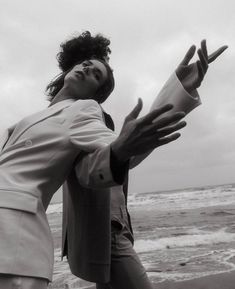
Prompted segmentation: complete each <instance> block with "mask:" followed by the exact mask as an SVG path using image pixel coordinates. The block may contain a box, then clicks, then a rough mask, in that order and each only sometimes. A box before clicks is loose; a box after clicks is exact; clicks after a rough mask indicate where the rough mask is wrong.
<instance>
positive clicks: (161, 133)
mask: <svg viewBox="0 0 235 289" xmlns="http://www.w3.org/2000/svg"><path fill="white" fill-rule="evenodd" d="M185 126H186V121H181V122H179V123H177V124H175V125H172V126H168V127H165V128H162V129H158V130H157V135H158V137H160V138H162V137H165V136H167V135H169V134H172V133H173V132H175V131H177V130H180V129H182V128H184V127H185Z"/></svg>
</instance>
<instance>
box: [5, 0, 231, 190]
mask: <svg viewBox="0 0 235 289" xmlns="http://www.w3.org/2000/svg"><path fill="white" fill-rule="evenodd" d="M0 4H1V5H0V7H1V10H0V36H1V41H0V83H1V85H0V98H1V106H0V115H1V122H0V133H1V132H3V130H4V129H5V128H6V127H8V126H9V125H11V124H13V123H15V122H17V121H18V120H20V119H21V118H22V117H24V116H26V115H28V114H31V113H33V112H35V111H37V110H40V109H43V108H44V107H46V106H47V105H48V103H47V101H46V96H45V95H44V89H45V87H46V85H47V84H48V82H49V81H50V80H51V79H52V78H53V77H54V76H55V75H56V74H57V73H58V72H59V69H58V67H57V62H56V58H55V55H56V53H57V52H58V51H59V45H60V43H61V42H63V41H64V40H66V39H68V38H70V37H71V36H73V35H76V34H78V33H81V32H83V31H85V30H90V31H91V32H92V34H96V33H102V34H103V35H105V36H106V37H109V38H110V40H111V49H112V54H111V59H110V64H111V66H112V67H113V69H114V73H115V78H116V88H115V91H114V92H113V94H112V95H111V96H110V98H109V100H108V101H107V103H106V104H105V105H104V107H105V109H106V110H107V112H109V113H111V114H112V116H113V118H114V121H115V123H116V128H117V130H120V128H121V124H122V121H123V118H124V117H125V115H126V114H127V113H128V112H129V111H130V110H131V109H132V107H133V106H134V105H135V104H136V102H137V98H138V97H142V99H143V101H144V109H143V111H142V115H143V114H144V113H146V112H147V111H148V109H149V107H150V105H151V103H152V101H153V100H154V98H155V96H156V95H157V93H158V91H159V90H160V89H161V87H162V85H163V84H164V82H165V81H166V80H167V78H168V77H169V76H170V74H171V73H172V72H173V71H174V69H175V68H176V66H177V64H178V63H179V62H180V61H181V59H182V57H183V56H184V54H185V52H186V51H187V49H188V48H189V46H191V44H196V45H197V46H198V45H199V44H200V41H201V40H202V39H204V38H206V39H207V43H208V50H209V52H212V51H214V50H215V49H217V48H218V47H219V46H221V45H224V44H227V45H229V49H228V50H227V51H226V52H225V53H224V54H223V55H222V56H221V57H220V58H219V59H218V60H217V61H215V62H214V63H213V64H211V66H210V68H209V71H208V74H207V76H206V78H205V80H204V82H203V84H202V86H201V88H200V89H199V93H200V96H201V99H202V103H203V104H202V105H201V106H200V107H198V108H197V109H196V110H195V111H193V112H192V113H191V114H190V115H189V116H188V117H187V119H186V120H187V123H188V125H187V127H186V128H185V129H183V130H182V137H181V138H180V139H179V140H178V141H177V142H175V143H172V144H169V145H167V146H165V147H162V148H159V149H157V150H156V151H155V152H154V153H153V154H152V155H151V156H150V157H148V158H147V159H146V160H145V161H144V162H143V164H141V165H140V166H139V167H138V168H136V169H135V170H133V171H132V172H131V176H130V192H146V191H156V190H167V189H174V188H183V187H191V186H200V185H207V184H220V183H228V182H235V175H234V172H235V137H234V130H235V95H234V88H235V79H234V77H235V17H234V15H235V2H234V1H233V0H227V1H225V0H224V1H222V0H198V1H192V0H178V1H173V0H157V1H156V0H145V1H137V0H136V1H134V0H118V1H117V0H96V1H95V0H83V1H80V0H40V1H35V0H15V1H13V0H0Z"/></svg>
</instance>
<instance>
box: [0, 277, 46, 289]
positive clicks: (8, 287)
mask: <svg viewBox="0 0 235 289" xmlns="http://www.w3.org/2000/svg"><path fill="white" fill-rule="evenodd" d="M47 285H48V280H46V279H41V278H33V277H25V276H15V275H5V274H0V289H47V288H48V287H47Z"/></svg>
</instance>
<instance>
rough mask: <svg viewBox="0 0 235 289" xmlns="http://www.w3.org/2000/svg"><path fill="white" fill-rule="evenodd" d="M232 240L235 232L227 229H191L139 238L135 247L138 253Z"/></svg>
mask: <svg viewBox="0 0 235 289" xmlns="http://www.w3.org/2000/svg"><path fill="white" fill-rule="evenodd" d="M230 242H235V233H229V232H226V231H225V229H220V230H218V231H215V232H206V231H202V230H199V229H193V230H192V231H191V234H190V231H189V232H188V235H180V236H173V237H167V238H158V239H155V240H146V239H139V240H136V241H135V245H134V247H135V250H136V251H137V252H138V253H145V252H149V251H155V250H162V249H170V248H184V247H198V246H201V245H216V244H222V243H230Z"/></svg>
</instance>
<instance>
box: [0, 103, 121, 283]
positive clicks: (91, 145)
mask: <svg viewBox="0 0 235 289" xmlns="http://www.w3.org/2000/svg"><path fill="white" fill-rule="evenodd" d="M102 117H103V116H102V113H101V109H100V106H99V105H98V104H97V103H96V102H95V101H93V100H78V101H76V102H75V101H72V100H65V101H61V102H59V103H57V104H55V105H53V106H51V107H49V108H47V109H45V110H43V111H41V112H39V113H36V114H34V115H31V116H29V117H26V118H24V119H23V120H22V121H20V122H19V123H18V124H17V125H16V126H15V127H14V128H13V129H10V130H8V131H7V133H6V134H5V138H2V139H1V145H2V151H1V153H0V256H1V257H0V273H5V274H14V275H22V276H31V277H41V278H46V279H48V280H51V279H52V273H53V261H54V255H53V241H52V236H51V232H50V228H49V226H48V221H47V218H46V214H45V210H46V209H47V207H48V204H49V202H50V200H51V198H52V196H53V194H54V192H55V191H56V190H57V189H58V188H59V187H60V186H61V185H62V183H63V182H64V180H65V179H66V177H67V175H68V174H69V172H70V170H71V168H72V165H73V163H74V161H75V159H76V158H79V157H81V156H84V152H86V153H87V154H86V155H85V157H83V158H82V159H81V161H80V164H81V166H80V168H81V169H82V174H81V173H80V175H81V177H80V180H81V183H82V185H83V186H87V185H89V184H97V183H105V184H106V185H108V186H113V185H115V184H116V183H115V182H114V180H113V178H112V174H111V171H110V163H109V159H110V149H109V145H108V144H110V142H111V141H112V140H113V139H114V138H115V137H116V136H115V135H114V134H113V133H110V130H108V129H107V128H106V126H105V125H104V122H103V119H102ZM78 173H79V172H78Z"/></svg>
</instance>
